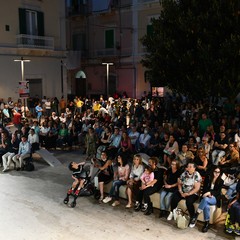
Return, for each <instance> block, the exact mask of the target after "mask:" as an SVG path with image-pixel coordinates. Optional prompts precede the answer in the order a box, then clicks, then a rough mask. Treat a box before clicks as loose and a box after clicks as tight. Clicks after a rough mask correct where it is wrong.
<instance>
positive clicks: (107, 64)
mask: <svg viewBox="0 0 240 240" xmlns="http://www.w3.org/2000/svg"><path fill="white" fill-rule="evenodd" d="M102 65H106V66H107V97H109V66H111V65H113V63H111V62H110V63H102Z"/></svg>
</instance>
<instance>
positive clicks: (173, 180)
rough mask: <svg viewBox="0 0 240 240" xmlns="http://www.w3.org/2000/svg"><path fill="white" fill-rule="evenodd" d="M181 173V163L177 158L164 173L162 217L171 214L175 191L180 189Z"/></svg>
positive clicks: (161, 200)
mask: <svg viewBox="0 0 240 240" xmlns="http://www.w3.org/2000/svg"><path fill="white" fill-rule="evenodd" d="M180 174H181V172H180V164H179V162H178V161H177V160H175V159H173V160H172V164H171V167H170V168H169V169H168V170H167V171H166V173H165V174H164V185H163V188H162V190H161V192H160V214H159V217H160V218H161V217H165V216H168V214H169V209H170V203H171V199H172V196H173V193H174V192H175V191H177V189H178V188H177V186H178V178H179V177H180Z"/></svg>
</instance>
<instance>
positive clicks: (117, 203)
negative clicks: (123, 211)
mask: <svg viewBox="0 0 240 240" xmlns="http://www.w3.org/2000/svg"><path fill="white" fill-rule="evenodd" d="M118 205H120V202H119V201H115V202H114V203H113V204H112V206H113V207H116V206H118Z"/></svg>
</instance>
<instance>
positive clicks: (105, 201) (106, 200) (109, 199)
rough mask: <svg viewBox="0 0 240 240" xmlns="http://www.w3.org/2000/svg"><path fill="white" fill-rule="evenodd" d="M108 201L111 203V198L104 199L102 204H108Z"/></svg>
mask: <svg viewBox="0 0 240 240" xmlns="http://www.w3.org/2000/svg"><path fill="white" fill-rule="evenodd" d="M110 201H112V198H111V197H105V198H104V199H103V202H104V203H108V202H110Z"/></svg>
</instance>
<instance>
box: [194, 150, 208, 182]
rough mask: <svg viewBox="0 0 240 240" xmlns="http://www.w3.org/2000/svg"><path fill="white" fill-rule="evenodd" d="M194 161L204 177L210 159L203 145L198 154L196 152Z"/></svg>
mask: <svg viewBox="0 0 240 240" xmlns="http://www.w3.org/2000/svg"><path fill="white" fill-rule="evenodd" d="M194 162H195V164H196V166H197V169H196V170H197V171H198V172H199V173H200V175H201V176H202V177H204V176H205V175H206V171H207V166H208V159H207V157H206V154H205V152H204V149H203V148H202V147H201V148H199V149H198V150H197V154H196V157H195V158H194Z"/></svg>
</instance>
